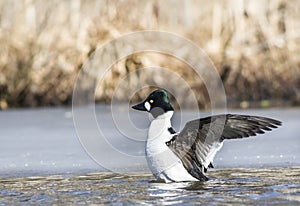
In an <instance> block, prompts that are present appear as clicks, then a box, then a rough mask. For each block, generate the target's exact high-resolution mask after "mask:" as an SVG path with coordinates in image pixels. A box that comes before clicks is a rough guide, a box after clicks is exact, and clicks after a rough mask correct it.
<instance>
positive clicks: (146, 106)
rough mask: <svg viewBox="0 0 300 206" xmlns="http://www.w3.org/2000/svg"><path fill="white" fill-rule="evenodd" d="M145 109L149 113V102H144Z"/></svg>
mask: <svg viewBox="0 0 300 206" xmlns="http://www.w3.org/2000/svg"><path fill="white" fill-rule="evenodd" d="M144 106H145V108H146V109H147V111H148V112H149V111H150V108H151V105H150V103H149V102H145V104H144Z"/></svg>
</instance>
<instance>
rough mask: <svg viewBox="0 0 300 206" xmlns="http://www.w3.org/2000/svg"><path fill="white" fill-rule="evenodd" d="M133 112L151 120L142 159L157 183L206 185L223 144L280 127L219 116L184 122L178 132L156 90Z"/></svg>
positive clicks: (166, 99)
mask: <svg viewBox="0 0 300 206" xmlns="http://www.w3.org/2000/svg"><path fill="white" fill-rule="evenodd" d="M132 109H134V110H138V111H144V112H148V113H150V114H151V115H152V116H153V119H152V121H151V123H150V126H149V129H148V137H147V142H146V148H145V157H146V160H147V163H148V167H149V169H150V171H151V172H152V174H153V176H154V178H155V179H156V180H157V181H164V182H166V183H169V182H187V181H207V180H209V178H208V177H207V176H206V172H207V170H208V169H209V168H214V166H213V159H214V157H215V155H216V153H217V152H218V151H219V150H220V149H221V148H222V146H223V142H224V140H231V139H240V138H246V137H250V136H256V135H257V134H263V133H265V131H271V130H272V129H275V128H277V127H278V126H281V125H282V122H281V121H278V120H275V119H271V118H267V117H262V116H252V115H239V114H218V115H213V116H208V117H205V118H198V119H194V120H191V121H189V122H187V123H186V124H185V126H184V128H183V129H182V130H181V131H180V132H176V131H175V130H174V128H173V127H172V124H171V118H172V116H173V114H174V108H173V106H172V104H171V102H170V98H169V94H168V92H167V91H166V90H164V89H156V90H154V91H153V92H151V93H150V94H149V95H148V96H147V98H146V99H145V100H143V101H142V102H139V103H137V104H135V105H133V106H132Z"/></svg>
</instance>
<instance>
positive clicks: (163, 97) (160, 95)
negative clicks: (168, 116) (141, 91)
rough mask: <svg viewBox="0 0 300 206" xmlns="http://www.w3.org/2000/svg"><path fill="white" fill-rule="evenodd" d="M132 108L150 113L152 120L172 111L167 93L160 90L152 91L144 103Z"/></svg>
mask: <svg viewBox="0 0 300 206" xmlns="http://www.w3.org/2000/svg"><path fill="white" fill-rule="evenodd" d="M132 108H133V109H136V110H140V111H147V112H150V113H151V114H152V116H153V117H154V118H156V117H158V116H159V115H161V114H164V113H166V112H168V111H174V109H173V107H172V105H171V103H170V100H169V97H168V93H167V92H166V91H165V90H162V89H158V90H155V91H153V92H152V93H151V94H149V96H148V97H147V98H146V99H145V100H144V101H142V102H140V103H138V104H136V105H134V106H132Z"/></svg>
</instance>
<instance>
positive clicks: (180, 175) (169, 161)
mask: <svg viewBox="0 0 300 206" xmlns="http://www.w3.org/2000/svg"><path fill="white" fill-rule="evenodd" d="M172 115H173V112H172V111H169V112H167V113H165V114H163V115H160V116H158V117H157V118H156V119H154V120H153V121H152V122H151V125H150V128H149V131H148V140H147V144H146V158H147V162H148V166H149V168H150V170H151V172H152V173H153V175H154V176H155V178H156V179H164V180H165V181H166V182H170V181H197V179H195V178H194V177H192V176H191V175H190V174H189V173H188V172H187V171H186V169H185V168H184V167H183V165H182V163H181V160H180V159H179V158H178V157H177V156H176V155H175V154H174V153H173V152H172V151H171V150H170V149H169V148H168V147H167V145H166V142H167V141H169V140H170V139H171V138H172V136H173V135H172V134H170V132H169V131H168V128H170V127H171V121H170V119H171V117H172Z"/></svg>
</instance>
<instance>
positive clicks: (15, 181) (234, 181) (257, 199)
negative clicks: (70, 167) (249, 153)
mask: <svg viewBox="0 0 300 206" xmlns="http://www.w3.org/2000/svg"><path fill="white" fill-rule="evenodd" d="M209 176H210V177H211V180H209V181H208V182H196V183H188V182H186V183H170V184H166V183H158V182H153V181H151V180H153V178H152V176H151V175H150V174H145V173H129V174H126V175H121V174H113V173H103V172H101V173H92V174H87V175H80V176H46V177H25V178H24V177H22V178H1V179H0V185H1V186H0V187H1V188H0V205H4V204H24V205H28V204H43V205H44V204H46V205H47V204H48V205H50V204H60V205H66V204H117V205H118V204H176V203H190V204H191V205H193V204H194V203H198V204H220V203H222V204H228V205H231V204H235V203H237V204H241V203H242V204H245V203H246V204H247V203H248V204H260V205H261V204H264V205H266V204H267V205H268V204H270V205H271V204H272V205H274V204H278V205H286V204H292V205H299V204H300V167H292V168H273V169H226V170H214V171H210V172H209Z"/></svg>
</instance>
